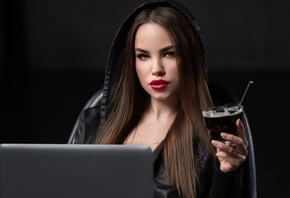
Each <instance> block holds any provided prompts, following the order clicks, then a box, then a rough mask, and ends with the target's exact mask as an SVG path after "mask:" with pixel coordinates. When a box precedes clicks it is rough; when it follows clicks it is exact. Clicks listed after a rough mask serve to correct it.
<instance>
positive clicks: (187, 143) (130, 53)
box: [76, 1, 248, 198]
mask: <svg viewBox="0 0 290 198" xmlns="http://www.w3.org/2000/svg"><path fill="white" fill-rule="evenodd" d="M205 63H206V49H205V44H204V40H203V37H202V35H201V33H200V31H199V28H198V26H197V24H196V22H195V20H194V18H193V17H192V15H191V14H190V12H188V10H187V9H186V8H185V7H184V6H183V5H181V4H180V3H178V2H175V1H149V2H146V3H144V4H142V5H141V6H139V7H138V8H137V9H136V10H134V12H133V13H132V14H131V15H130V16H129V17H128V18H127V19H126V20H125V21H124V23H123V24H122V26H121V28H120V29H119V31H118V33H117V35H116V37H115V40H114V42H113V45H112V46H111V50H110V54H109V59H108V63H107V67H106V74H105V81H104V87H103V98H102V103H101V105H100V106H96V107H92V108H88V109H85V110H84V111H83V112H82V113H81V115H80V117H79V121H78V129H77V138H76V143H90V144H147V145H149V146H150V147H151V149H152V151H153V154H154V191H155V197H168V198H169V197H174V198H175V197H184V198H199V197H223V198H225V197H230V198H234V197H239V196H240V192H241V190H242V186H241V183H240V179H241V175H242V171H243V169H242V165H243V162H244V161H245V159H246V156H247V152H248V151H247V144H248V143H247V139H246V136H245V130H244V127H243V123H242V122H241V120H238V121H237V123H236V124H237V127H238V134H239V136H233V135H228V134H223V138H224V139H226V140H229V141H230V142H232V143H233V144H235V145H236V146H235V147H232V146H227V145H225V144H223V143H221V142H218V141H211V140H210V138H209V136H208V132H207V129H206V128H205V125H204V120H203V117H202V113H201V109H202V108H204V107H206V106H211V105H213V102H212V99H211V95H210V93H209V89H208V85H207V76H206V75H207V74H206V67H205ZM215 150H216V152H215Z"/></svg>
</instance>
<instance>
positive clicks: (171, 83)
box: [135, 23, 179, 100]
mask: <svg viewBox="0 0 290 198" xmlns="http://www.w3.org/2000/svg"><path fill="white" fill-rule="evenodd" d="M135 54H136V57H135V60H136V61H135V64H136V71H137V75H138V77H139V80H140V83H141V85H142V87H143V88H144V90H145V91H146V92H147V93H148V94H149V95H150V96H151V98H154V99H157V100H172V99H174V100H175V99H176V98H177V96H178V89H179V75H178V68H177V61H176V57H175V48H174V46H173V44H172V42H171V40H170V38H169V35H168V33H167V32H166V30H165V29H164V28H163V27H161V26H160V25H158V24H155V23H146V24H144V25H142V26H140V27H139V28H138V30H137V32H136V38H135Z"/></svg>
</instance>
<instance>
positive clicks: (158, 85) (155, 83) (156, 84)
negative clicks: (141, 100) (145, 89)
mask: <svg viewBox="0 0 290 198" xmlns="http://www.w3.org/2000/svg"><path fill="white" fill-rule="evenodd" d="M168 84H169V83H168V82H167V81H165V80H162V79H159V80H152V81H151V82H150V83H149V85H150V86H151V88H152V89H154V90H162V89H165V88H166V87H167V85H168Z"/></svg>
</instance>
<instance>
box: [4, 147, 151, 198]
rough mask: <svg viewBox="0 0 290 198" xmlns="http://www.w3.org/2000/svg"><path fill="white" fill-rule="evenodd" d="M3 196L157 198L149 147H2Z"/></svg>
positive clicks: (39, 197)
mask: <svg viewBox="0 0 290 198" xmlns="http://www.w3.org/2000/svg"><path fill="white" fill-rule="evenodd" d="M0 179H1V180H0V197H3V198H4V197H7V198H19V197H21V198H64V197H69V198H93V197H94V198H96V197H100V198H116V197H118V198H123V197H124V198H136V197H138V198H153V155H152V151H151V149H150V147H148V146H145V145H79V144H73V145H71V144H2V145H0Z"/></svg>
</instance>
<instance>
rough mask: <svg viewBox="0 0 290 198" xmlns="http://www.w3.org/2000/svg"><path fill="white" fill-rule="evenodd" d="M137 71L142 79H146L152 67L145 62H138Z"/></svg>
mask: <svg viewBox="0 0 290 198" xmlns="http://www.w3.org/2000/svg"><path fill="white" fill-rule="evenodd" d="M136 72H137V76H138V77H139V79H140V80H142V79H143V80H144V79H145V78H146V77H147V76H148V74H149V73H150V68H149V67H148V66H146V64H144V63H140V62H139V63H137V62H136Z"/></svg>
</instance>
